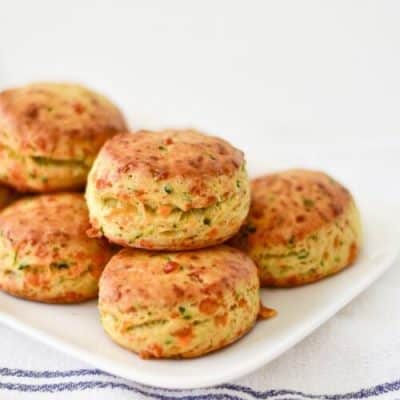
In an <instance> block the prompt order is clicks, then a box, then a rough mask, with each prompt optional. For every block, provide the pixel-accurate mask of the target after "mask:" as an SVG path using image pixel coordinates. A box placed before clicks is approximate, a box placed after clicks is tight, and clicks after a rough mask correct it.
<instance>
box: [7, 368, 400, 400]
mask: <svg viewBox="0 0 400 400" xmlns="http://www.w3.org/2000/svg"><path fill="white" fill-rule="evenodd" d="M0 376H4V377H7V376H8V377H20V378H43V379H45V378H69V377H79V376H81V377H82V376H107V377H114V376H113V375H111V374H108V373H106V372H103V371H101V370H98V369H78V370H69V371H32V370H23V369H9V368H0ZM110 388H111V389H121V390H128V391H133V392H137V393H139V394H142V395H144V396H148V397H153V398H157V399H171V400H177V399H179V400H190V399H196V400H202V399H210V398H213V399H214V398H215V399H217V398H218V399H219V398H226V399H228V398H229V399H236V398H237V397H235V396H234V395H233V394H226V393H218V392H216V390H221V389H222V390H229V391H232V392H237V393H238V394H246V395H248V396H251V397H253V398H254V399H261V400H265V399H270V398H274V397H278V396H279V397H281V396H290V398H291V399H292V400H293V397H292V396H296V397H301V398H302V399H310V400H319V399H320V400H352V399H367V398H371V397H378V396H381V395H383V394H386V393H394V392H397V391H400V380H397V381H393V382H386V383H383V384H380V385H376V386H373V387H370V388H364V389H361V390H359V391H354V392H349V393H344V394H328V395H327V394H307V393H304V392H300V391H295V390H267V391H257V390H254V389H252V388H250V387H246V386H241V385H235V384H229V383H228V384H223V385H218V386H215V387H214V388H210V389H208V391H209V392H208V393H207V394H204V395H200V394H199V395H196V394H195V391H192V390H182V391H179V390H173V389H159V388H156V387H150V386H142V385H140V384H134V385H128V384H126V383H120V382H107V381H82V382H65V383H55V384H40V385H38V384H23V383H1V382H0V389H4V390H13V391H23V392H62V391H79V390H87V389H110ZM149 389H152V390H151V391H150V390H149ZM153 390H156V391H158V392H153ZM213 390H214V392H213ZM171 392H177V393H179V395H173V396H172V395H166V393H171ZM163 393H164V394H163ZM189 393H190V394H189ZM280 400H282V399H281V398H280Z"/></svg>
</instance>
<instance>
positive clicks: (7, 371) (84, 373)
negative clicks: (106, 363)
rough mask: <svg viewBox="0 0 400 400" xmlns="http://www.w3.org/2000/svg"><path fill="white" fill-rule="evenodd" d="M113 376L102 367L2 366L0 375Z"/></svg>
mask: <svg viewBox="0 0 400 400" xmlns="http://www.w3.org/2000/svg"><path fill="white" fill-rule="evenodd" d="M91 375H96V376H113V375H111V374H108V373H107V372H104V371H101V370H100V369H75V370H70V371H32V370H24V369H11V368H0V376H15V377H17V378H69V377H73V376H91Z"/></svg>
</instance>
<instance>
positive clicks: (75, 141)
mask: <svg viewBox="0 0 400 400" xmlns="http://www.w3.org/2000/svg"><path fill="white" fill-rule="evenodd" d="M126 129H127V126H126V123H125V121H124V118H123V116H122V114H121V112H120V111H119V110H118V108H117V107H116V106H115V105H114V104H112V103H111V102H110V101H109V100H108V99H106V98H105V97H104V96H102V95H100V94H98V93H96V92H94V91H92V90H89V89H87V88H85V87H83V86H80V85H75V84H64V83H36V84H31V85H27V86H24V87H19V88H14V89H9V90H5V91H3V92H1V93H0V146H1V147H0V152H1V156H2V159H4V158H5V159H6V162H5V163H3V166H2V167H1V168H0V180H1V181H3V182H4V181H5V182H6V183H7V184H10V185H15V186H16V188H17V189H19V190H24V191H27V190H31V191H39V192H40V191H46V190H57V189H58V190H63V189H65V188H67V187H69V186H68V181H69V180H71V184H70V186H71V188H74V187H76V186H80V187H82V186H83V185H84V183H85V179H86V176H87V173H88V170H89V168H90V166H91V164H92V162H93V160H94V158H95V156H96V155H97V153H98V151H99V149H100V147H101V146H102V145H103V144H104V142H105V141H107V140H108V139H109V138H111V137H112V136H113V135H115V134H116V133H117V132H122V131H126ZM43 166H47V170H48V171H47V173H44V172H46V171H42V170H41V167H43ZM62 168H64V169H65V170H66V171H67V173H66V175H65V179H64V180H63V181H62V182H61V187H60V188H59V187H58V186H57V179H54V180H52V174H51V169H55V171H56V172H55V173H57V171H61V172H63V171H62V170H61V169H62ZM42 169H43V168H42ZM68 170H69V174H68ZM82 170H83V173H82ZM61 175H62V173H61ZM15 178H17V180H16V183H15V184H14V179H15ZM53 181H54V182H53Z"/></svg>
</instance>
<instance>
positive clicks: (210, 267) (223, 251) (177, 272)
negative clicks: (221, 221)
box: [100, 246, 257, 311]
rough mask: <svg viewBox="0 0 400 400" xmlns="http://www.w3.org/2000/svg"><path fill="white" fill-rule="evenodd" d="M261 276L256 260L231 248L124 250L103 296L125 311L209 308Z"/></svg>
mask: <svg viewBox="0 0 400 400" xmlns="http://www.w3.org/2000/svg"><path fill="white" fill-rule="evenodd" d="M256 275H257V274H256V267H255V265H254V263H253V262H252V260H251V259H250V258H249V257H248V256H246V255H245V254H244V253H242V252H241V251H239V250H236V249H234V248H232V247H229V246H217V247H214V248H209V249H203V250H197V251H187V252H181V253H180V252H177V253H157V252H145V251H142V250H134V249H124V250H121V251H120V252H119V253H118V254H117V255H115V256H114V257H113V258H112V259H111V261H110V262H109V263H108V265H107V266H106V268H105V270H104V272H103V275H102V278H101V283H100V288H101V289H100V290H101V294H100V297H101V299H102V303H103V304H107V303H108V304H110V305H111V304H112V305H113V306H116V307H118V308H119V309H120V311H134V308H137V307H139V308H140V307H153V306H156V307H173V306H176V305H177V304H179V303H182V302H185V301H193V302H199V301H202V300H204V301H205V302H204V304H203V306H204V307H206V306H207V305H209V306H212V304H214V305H217V304H218V301H219V300H220V299H221V298H222V294H223V293H224V291H226V290H232V289H233V288H236V287H237V286H238V283H239V284H240V282H244V283H246V282H247V283H248V281H249V280H250V281H252V280H254V279H255V277H256ZM205 299H208V300H209V302H208V303H207V300H205Z"/></svg>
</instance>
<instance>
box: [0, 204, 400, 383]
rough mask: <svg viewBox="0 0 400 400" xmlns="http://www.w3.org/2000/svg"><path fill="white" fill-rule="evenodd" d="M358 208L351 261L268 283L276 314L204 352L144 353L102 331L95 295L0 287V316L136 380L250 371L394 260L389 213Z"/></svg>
mask: <svg viewBox="0 0 400 400" xmlns="http://www.w3.org/2000/svg"><path fill="white" fill-rule="evenodd" d="M377 210H379V208H377ZM361 212H362V217H363V222H364V236H365V237H364V240H365V241H364V249H363V251H362V253H361V256H360V258H359V259H358V261H357V263H356V264H355V265H354V266H353V267H351V268H349V269H347V270H345V271H343V272H342V273H339V274H338V275H335V276H333V277H331V278H328V279H325V280H323V281H321V282H318V283H316V284H312V285H308V286H304V287H300V288H296V289H282V290H281V289H280V290H267V289H263V290H262V297H263V301H264V304H265V305H268V306H270V307H274V308H276V309H277V311H278V316H277V317H275V318H274V319H271V320H267V321H262V322H259V323H258V324H257V325H256V327H255V328H254V329H253V330H252V331H251V332H250V333H249V334H248V335H247V336H245V337H244V338H243V339H241V340H240V341H238V342H237V343H235V344H233V345H231V346H229V347H228V348H226V349H224V350H221V351H218V352H215V353H212V354H210V355H207V356H205V357H201V358H197V359H193V360H171V361H168V360H163V361H155V360H151V361H144V360H141V359H140V358H138V357H137V356H136V355H135V354H133V353H130V352H128V351H126V350H123V349H122V348H120V347H119V346H117V345H116V344H114V343H113V342H112V341H111V340H110V339H109V338H108V337H107V336H106V335H105V333H104V332H103V330H102V327H101V325H100V323H99V319H98V312H97V308H96V302H95V301H92V302H89V303H85V304H80V305H72V306H59V305H46V304H39V303H32V302H28V301H24V300H19V299H16V298H13V297H10V296H8V295H6V294H3V293H1V294H0V321H2V322H3V323H5V324H8V325H9V326H11V327H14V328H16V329H18V330H20V331H22V332H25V333H26V334H28V335H31V336H33V337H35V338H37V339H39V340H41V341H43V342H45V343H48V344H50V345H52V346H54V347H56V348H57V349H59V350H61V351H64V352H66V353H69V354H71V355H72V356H75V357H77V358H79V359H81V360H83V361H85V362H88V363H90V364H93V365H94V366H96V367H98V368H101V369H103V370H105V371H107V372H110V373H112V374H115V375H119V376H122V377H124V378H128V379H131V380H134V381H136V382H139V383H143V384H148V385H152V386H159V387H164V388H174V389H184V388H196V387H204V386H211V385H216V384H220V383H223V382H226V381H229V380H232V379H234V378H238V377H240V376H243V375H246V374H248V373H250V372H252V371H254V370H255V369H257V368H259V367H261V366H262V365H264V364H266V363H268V362H269V361H271V360H272V359H274V358H275V357H277V356H279V355H280V354H282V353H283V352H284V351H285V350H287V349H289V348H290V347H292V346H293V345H294V344H296V343H297V342H299V341H300V340H301V339H303V338H304V337H305V336H306V335H308V334H310V333H311V332H312V331H314V330H315V329H316V328H317V327H318V326H320V325H321V324H322V323H324V322H325V321H326V320H327V319H328V318H330V317H332V316H333V315H334V314H335V313H336V312H337V311H338V310H340V309H341V308H342V307H343V306H344V305H346V304H347V303H348V302H350V301H351V300H352V299H353V298H354V297H355V296H357V295H358V294H359V293H361V292H362V291H363V290H364V289H366V288H367V287H368V286H369V285H370V284H371V283H372V282H373V281H374V280H376V279H377V278H378V277H379V276H380V275H381V274H382V273H383V272H384V271H385V270H386V269H387V268H389V267H390V265H391V264H392V263H393V262H394V260H395V258H396V256H397V250H398V248H399V243H398V241H399V240H400V237H399V235H398V234H397V231H396V230H395V229H394V228H393V227H392V226H393V223H392V221H391V219H390V215H387V216H386V218H385V217H384V216H382V215H380V214H376V212H374V211H373V209H372V210H363V209H362V210H361ZM380 213H382V210H381V211H380ZM388 214H389V213H388Z"/></svg>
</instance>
